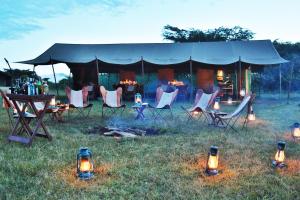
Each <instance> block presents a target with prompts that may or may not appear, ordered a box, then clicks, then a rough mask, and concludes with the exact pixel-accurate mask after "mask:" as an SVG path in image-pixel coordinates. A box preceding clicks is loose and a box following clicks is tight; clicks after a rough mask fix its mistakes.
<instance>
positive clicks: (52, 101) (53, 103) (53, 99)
mask: <svg viewBox="0 0 300 200" xmlns="http://www.w3.org/2000/svg"><path fill="white" fill-rule="evenodd" d="M55 104H56V102H55V97H53V98H52V99H51V101H50V106H55Z"/></svg>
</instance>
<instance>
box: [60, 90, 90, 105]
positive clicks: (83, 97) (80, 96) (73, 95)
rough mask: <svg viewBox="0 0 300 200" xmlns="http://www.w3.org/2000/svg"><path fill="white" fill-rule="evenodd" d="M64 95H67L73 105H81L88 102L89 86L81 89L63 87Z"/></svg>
mask: <svg viewBox="0 0 300 200" xmlns="http://www.w3.org/2000/svg"><path fill="white" fill-rule="evenodd" d="M65 92H66V95H67V97H68V100H69V103H70V104H72V105H74V106H75V107H79V108H80V107H83V106H84V105H86V104H88V95H89V88H88V86H85V87H83V88H82V90H78V91H76V90H72V89H71V88H70V87H66V89H65Z"/></svg>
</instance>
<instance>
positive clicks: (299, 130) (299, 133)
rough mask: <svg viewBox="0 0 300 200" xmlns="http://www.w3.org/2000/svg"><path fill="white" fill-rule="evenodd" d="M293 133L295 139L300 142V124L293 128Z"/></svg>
mask: <svg viewBox="0 0 300 200" xmlns="http://www.w3.org/2000/svg"><path fill="white" fill-rule="evenodd" d="M291 133H292V136H293V138H294V139H298V140H300V124H299V123H298V122H296V123H294V124H293V125H292V126H291Z"/></svg>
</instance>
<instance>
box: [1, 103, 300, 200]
mask: <svg viewBox="0 0 300 200" xmlns="http://www.w3.org/2000/svg"><path fill="white" fill-rule="evenodd" d="M93 103H94V108H93V110H92V112H91V115H90V117H89V118H78V117H74V116H71V117H70V118H67V117H66V118H65V119H66V122H65V123H55V122H54V121H51V120H47V122H46V123H47V125H48V129H49V131H50V133H51V134H52V136H53V141H52V142H49V141H48V140H46V139H42V138H38V139H36V140H35V141H34V142H33V144H32V147H30V148H28V147H25V146H24V145H21V144H16V143H7V141H6V138H7V136H8V133H9V126H8V120H7V117H6V113H5V111H4V110H3V109H1V112H0V120H1V124H0V163H1V164H0V199H274V200H275V199H300V142H298V143H297V142H294V141H292V140H291V138H290V136H289V128H288V126H289V125H291V124H292V123H294V122H295V121H297V120H299V121H300V107H299V106H298V103H299V102H298V101H295V100H294V101H292V102H291V103H290V104H289V105H287V104H285V103H283V102H280V101H278V100H269V99H264V98H261V99H257V101H256V105H255V107H254V109H255V112H256V116H257V120H256V121H255V122H252V123H250V124H249V128H248V130H247V131H246V130H241V131H240V132H239V133H235V132H231V131H229V132H228V133H224V132H223V131H222V130H219V129H216V128H214V127H210V126H208V125H207V124H205V123H203V122H202V123H186V121H185V119H186V118H184V117H185V116H184V113H183V112H182V110H181V109H180V107H179V106H180V103H177V104H176V103H175V105H174V109H175V116H176V117H175V119H174V120H171V121H169V122H168V123H163V122H161V123H153V122H152V121H151V120H146V121H144V122H140V121H135V120H134V116H135V113H134V112H133V111H132V110H131V109H127V111H126V114H125V115H123V117H113V118H105V119H102V118H101V117H100V103H99V102H93ZM186 106H187V104H186ZM223 107H224V106H223ZM223 107H222V108H223ZM225 109H226V110H230V109H233V108H232V107H226V108H225ZM146 115H147V113H146ZM147 116H149V115H147ZM109 124H113V125H127V126H136V127H154V128H161V129H162V130H163V131H162V134H160V135H156V136H145V137H140V138H137V139H121V140H117V139H115V138H112V137H104V136H100V135H95V134H93V135H91V134H90V135H89V134H86V133H87V130H88V129H89V128H91V127H94V126H96V125H109ZM278 140H285V141H286V142H287V146H286V162H287V164H288V168H286V169H284V170H274V169H273V168H272V167H271V160H272V158H273V157H274V155H275V152H276V144H277V141H278ZM211 145H217V146H219V150H220V170H221V173H220V175H218V176H216V177H207V176H205V174H204V169H205V162H206V159H207V152H208V149H209V147H210V146H211ZM81 146H86V147H89V148H90V149H91V151H92V152H93V155H94V161H95V166H96V176H95V178H94V179H93V180H91V181H88V182H85V181H79V180H77V179H76V178H75V165H76V154H77V152H78V149H79V147H81Z"/></svg>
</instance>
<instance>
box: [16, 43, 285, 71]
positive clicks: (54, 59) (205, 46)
mask: <svg viewBox="0 0 300 200" xmlns="http://www.w3.org/2000/svg"><path fill="white" fill-rule="evenodd" d="M96 59H98V60H100V61H102V62H106V63H110V64H118V65H128V64H133V63H137V62H140V61H141V59H143V60H144V61H145V62H149V63H153V64H158V65H170V64H178V63H184V62H187V61H189V60H190V59H191V60H193V61H196V62H199V63H205V64H214V65H228V64H232V63H235V62H238V61H239V59H241V61H242V62H245V63H249V64H254V65H272V64H279V63H285V62H288V61H287V60H285V59H283V58H281V57H280V55H279V54H278V52H277V51H276V49H275V47H274V46H273V44H272V42H271V41H270V40H251V41H228V42H191V43H137V44H62V43H56V44H54V45H53V46H51V47H50V48H49V49H48V50H46V51H45V52H44V53H43V54H41V55H40V56H38V57H37V58H35V59H32V60H27V61H21V62H19V63H24V64H32V65H48V64H51V63H53V64H56V63H67V64H68V63H70V64H71V63H89V62H92V61H94V60H96Z"/></svg>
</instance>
